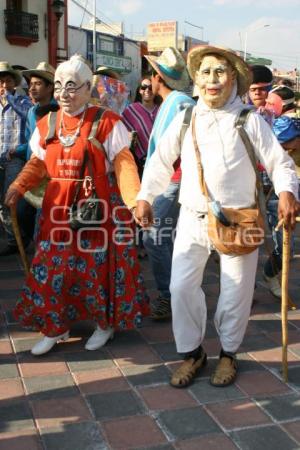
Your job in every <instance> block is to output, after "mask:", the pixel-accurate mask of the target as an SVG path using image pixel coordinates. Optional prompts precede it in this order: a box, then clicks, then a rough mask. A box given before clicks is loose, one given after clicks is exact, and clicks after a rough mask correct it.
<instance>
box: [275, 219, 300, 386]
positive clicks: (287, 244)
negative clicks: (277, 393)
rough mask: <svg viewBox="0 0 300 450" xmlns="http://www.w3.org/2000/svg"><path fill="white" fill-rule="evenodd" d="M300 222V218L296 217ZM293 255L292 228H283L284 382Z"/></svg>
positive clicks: (285, 376) (286, 375)
mask: <svg viewBox="0 0 300 450" xmlns="http://www.w3.org/2000/svg"><path fill="white" fill-rule="evenodd" d="M296 221H297V222H300V217H296ZM282 225H284V221H283V219H281V220H280V221H279V223H278V225H277V227H276V231H277V230H278V229H279V228H280V227H281V226H282ZM290 253H291V227H290V226H288V227H287V228H286V227H285V226H283V245H282V278H281V326H282V373H283V380H284V381H285V382H287V381H288V353H287V351H288V305H289V301H290V300H289V292H288V291H289V269H290Z"/></svg>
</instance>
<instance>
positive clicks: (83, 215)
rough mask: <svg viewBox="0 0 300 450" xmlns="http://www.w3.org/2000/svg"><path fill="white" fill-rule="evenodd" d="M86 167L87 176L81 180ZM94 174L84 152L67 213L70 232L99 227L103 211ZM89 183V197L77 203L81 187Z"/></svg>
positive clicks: (87, 155)
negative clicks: (72, 198)
mask: <svg viewBox="0 0 300 450" xmlns="http://www.w3.org/2000/svg"><path fill="white" fill-rule="evenodd" d="M86 166H87V167H88V171H89V176H86V177H85V178H84V179H83V176H84V171H85V167H86ZM93 180H94V174H93V169H92V164H91V161H90V158H89V154H88V151H87V150H85V152H84V158H83V163H82V166H81V170H80V180H79V182H78V183H77V186H76V190H75V195H74V200H73V203H72V205H71V206H70V211H69V219H70V220H69V224H70V228H72V230H75V231H76V230H79V229H81V228H96V227H99V226H100V222H101V220H102V219H103V210H102V204H101V201H100V199H99V198H98V197H97V193H96V190H95V186H94V182H93ZM87 183H89V186H88V190H91V192H92V193H91V195H90V196H89V197H88V198H87V199H82V200H80V201H78V195H79V192H80V188H81V187H85V189H86V190H87V186H86V184H87Z"/></svg>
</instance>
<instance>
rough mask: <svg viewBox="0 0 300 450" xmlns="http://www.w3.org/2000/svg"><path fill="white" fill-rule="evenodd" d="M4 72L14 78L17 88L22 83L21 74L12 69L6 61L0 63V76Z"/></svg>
mask: <svg viewBox="0 0 300 450" xmlns="http://www.w3.org/2000/svg"><path fill="white" fill-rule="evenodd" d="M4 72H6V73H9V74H10V75H12V76H13V77H14V79H15V80H16V84H17V86H18V85H19V84H21V81H22V75H21V72H20V71H19V70H15V69H13V68H12V67H11V66H10V65H9V63H8V62H7V61H0V74H1V73H4Z"/></svg>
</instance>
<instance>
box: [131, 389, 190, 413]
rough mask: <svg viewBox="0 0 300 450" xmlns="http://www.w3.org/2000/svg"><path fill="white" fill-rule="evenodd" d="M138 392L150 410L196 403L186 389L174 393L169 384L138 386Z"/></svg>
mask: <svg viewBox="0 0 300 450" xmlns="http://www.w3.org/2000/svg"><path fill="white" fill-rule="evenodd" d="M139 393H140V395H141V397H142V398H143V400H144V402H145V403H146V405H147V407H148V408H149V409H150V410H169V409H175V408H188V407H192V406H197V405H198V403H197V402H196V400H195V399H194V398H193V397H192V396H191V395H190V393H189V392H188V391H187V390H186V389H181V390H180V389H178V390H177V391H176V395H174V394H175V392H174V388H172V387H171V386H169V385H163V386H155V387H150V388H140V389H139Z"/></svg>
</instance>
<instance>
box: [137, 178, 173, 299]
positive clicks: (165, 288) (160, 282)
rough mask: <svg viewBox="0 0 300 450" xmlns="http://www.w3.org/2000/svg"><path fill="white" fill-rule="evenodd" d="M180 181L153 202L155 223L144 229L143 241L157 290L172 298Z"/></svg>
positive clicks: (171, 185)
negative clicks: (174, 244)
mask: <svg viewBox="0 0 300 450" xmlns="http://www.w3.org/2000/svg"><path fill="white" fill-rule="evenodd" d="M179 186H180V183H170V184H169V186H168V188H167V190H166V191H165V192H164V193H163V194H162V195H159V196H158V197H156V199H155V200H154V203H153V214H154V225H153V226H152V227H151V228H150V230H146V231H144V234H143V241H144V246H145V248H146V250H147V254H148V257H149V260H150V264H151V268H152V272H153V275H154V279H155V282H156V287H157V290H158V291H159V292H160V294H161V295H162V296H163V297H164V298H170V297H171V294H170V288H169V286H170V279H171V266H172V254H173V241H174V233H175V229H176V225H177V219H178V215H179V209H180V205H179V203H178V194H179Z"/></svg>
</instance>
